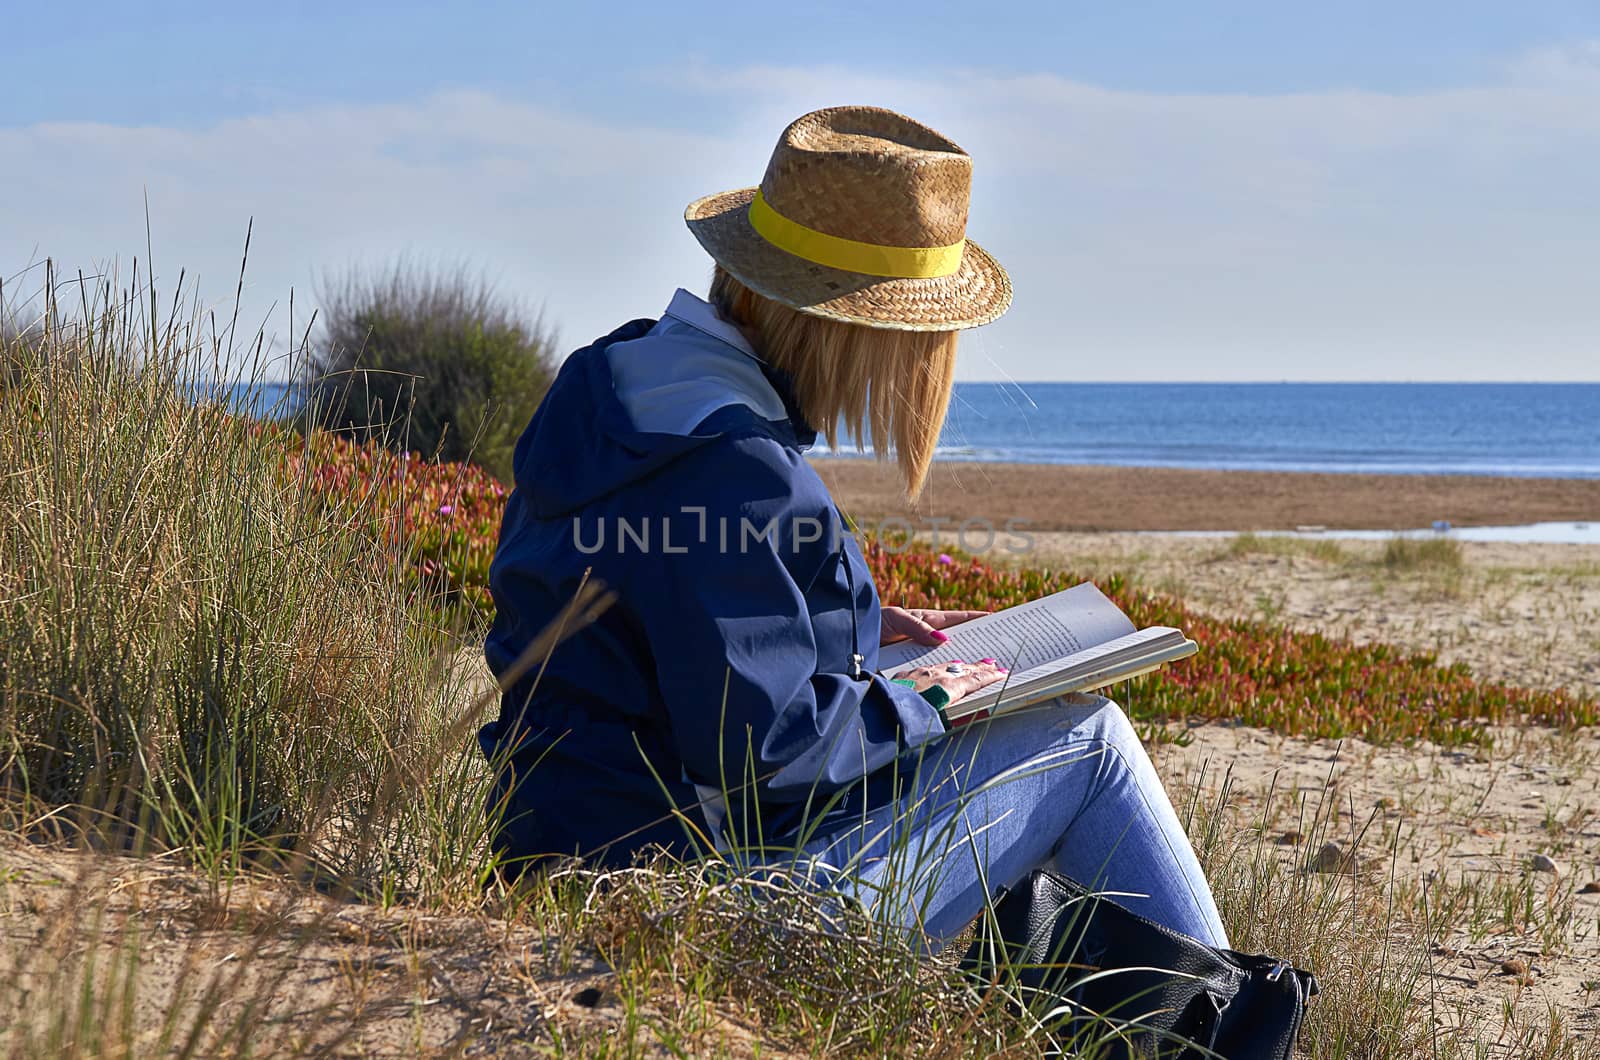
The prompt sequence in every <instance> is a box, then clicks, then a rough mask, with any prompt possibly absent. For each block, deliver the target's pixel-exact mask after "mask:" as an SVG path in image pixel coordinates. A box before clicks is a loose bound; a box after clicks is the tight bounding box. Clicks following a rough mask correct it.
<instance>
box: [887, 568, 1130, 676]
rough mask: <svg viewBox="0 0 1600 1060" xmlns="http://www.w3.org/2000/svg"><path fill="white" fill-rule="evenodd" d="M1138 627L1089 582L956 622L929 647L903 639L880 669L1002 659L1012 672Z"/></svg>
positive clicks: (1079, 649)
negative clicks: (946, 636) (944, 638)
mask: <svg viewBox="0 0 1600 1060" xmlns="http://www.w3.org/2000/svg"><path fill="white" fill-rule="evenodd" d="M1133 631H1134V627H1133V623H1132V622H1130V621H1129V620H1128V616H1127V615H1124V614H1123V613H1122V612H1121V611H1120V610H1119V609H1118V608H1117V605H1116V604H1114V603H1112V602H1111V601H1110V600H1108V599H1106V596H1105V594H1104V593H1102V592H1101V591H1100V590H1099V589H1097V588H1095V586H1094V585H1093V584H1091V583H1089V582H1084V583H1083V584H1082V585H1075V586H1073V587H1072V588H1070V589H1067V590H1065V591H1064V592H1059V593H1053V594H1051V595H1050V596H1046V597H1042V598H1040V599H1038V600H1033V601H1031V602H1029V603H1026V604H1022V605H1021V606H1019V607H1011V608H1007V609H1006V610H1004V611H997V612H995V613H994V614H991V615H985V616H983V617H982V618H977V619H973V620H972V621H971V622H963V623H962V624H961V625H959V626H951V627H950V628H949V629H948V630H946V631H945V632H947V633H948V634H950V639H949V640H948V641H947V642H945V643H944V644H941V645H939V646H938V647H934V648H930V647H927V646H926V645H922V644H918V643H916V642H915V641H901V642H899V643H896V644H891V645H889V646H888V647H886V648H883V649H882V650H881V651H880V652H879V653H878V667H879V669H880V670H882V671H883V672H884V673H894V672H897V671H900V670H904V669H906V668H908V667H915V666H932V665H934V664H936V663H942V662H949V661H950V660H952V659H965V660H966V661H967V662H976V661H978V660H979V659H983V658H994V659H997V660H999V662H1000V665H1001V666H1005V667H1009V668H1010V669H1011V670H1013V671H1017V672H1021V671H1025V670H1031V669H1033V668H1035V667H1038V666H1043V665H1045V664H1047V663H1052V662H1055V661H1057V660H1060V659H1063V658H1066V657H1068V656H1071V655H1075V654H1077V653H1078V652H1080V651H1083V650H1084V649H1085V648H1089V647H1093V646H1095V645H1097V644H1103V643H1105V642H1106V641H1109V640H1115V639H1116V638H1118V637H1121V636H1125V635H1127V634H1129V633H1132V632H1133Z"/></svg>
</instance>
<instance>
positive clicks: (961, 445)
mask: <svg viewBox="0 0 1600 1060" xmlns="http://www.w3.org/2000/svg"><path fill="white" fill-rule="evenodd" d="M290 390H291V388H290V387H289V386H288V385H287V384H259V385H257V386H256V387H254V388H252V390H251V391H249V392H248V393H247V392H246V390H245V389H244V388H241V387H235V388H233V392H232V400H233V403H234V404H235V405H236V406H237V407H240V408H241V409H244V408H249V409H250V410H251V411H253V412H255V413H257V414H263V413H266V412H268V411H269V410H271V409H273V408H278V409H280V410H282V409H286V408H288V407H289V405H288V401H287V399H288V397H289V393H290ZM813 452H814V453H815V455H817V456H819V457H821V458H823V459H848V458H850V457H854V456H857V455H858V454H857V452H856V449H855V448H854V446H853V444H847V442H846V440H845V439H841V445H840V449H839V451H837V452H835V451H830V450H829V449H828V448H827V446H826V445H823V444H820V442H819V444H818V446H817V447H816V449H815V450H813ZM938 456H939V458H940V459H944V460H959V461H997V462H1005V463H1022V464H1086V465H1110V466H1124V467H1173V468H1200V469H1211V470H1238V471H1321V472H1367V473H1380V474H1382V473H1387V474H1441V475H1442V474H1463V475H1507V476H1517V477H1540V478H1596V477H1600V383H958V384H956V388H955V393H954V395H953V396H952V398H951V401H950V412H949V416H948V418H947V419H946V422H945V428H944V432H943V434H942V435H941V438H940V443H939V448H938Z"/></svg>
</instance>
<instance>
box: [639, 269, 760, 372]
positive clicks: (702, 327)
mask: <svg viewBox="0 0 1600 1060" xmlns="http://www.w3.org/2000/svg"><path fill="white" fill-rule="evenodd" d="M663 315H664V316H669V317H671V318H672V319H674V320H676V321H679V322H680V323H683V324H687V325H689V326H690V327H691V328H694V329H695V330H696V331H703V332H705V333H706V334H707V335H710V336H711V337H712V338H714V339H716V340H718V341H719V342H726V343H727V344H728V345H729V346H732V347H733V348H734V349H736V350H738V351H739V352H740V353H742V354H744V355H745V356H746V357H751V358H754V359H755V360H757V361H759V360H761V358H760V357H757V356H756V351H755V350H754V349H753V348H752V347H751V345H750V340H749V339H747V338H745V337H744V333H743V332H741V331H740V330H739V329H738V328H737V327H736V326H734V325H733V324H730V323H728V322H727V321H726V320H723V319H722V318H721V317H719V316H718V315H717V311H716V309H715V308H714V307H713V306H712V305H711V303H710V302H708V301H706V300H705V299H704V298H701V297H699V296H698V295H693V294H690V293H689V292H688V291H685V290H684V289H683V288H682V287H680V288H678V289H677V290H676V291H674V292H673V294H672V301H671V302H670V303H668V305H667V311H666V313H664V314H663Z"/></svg>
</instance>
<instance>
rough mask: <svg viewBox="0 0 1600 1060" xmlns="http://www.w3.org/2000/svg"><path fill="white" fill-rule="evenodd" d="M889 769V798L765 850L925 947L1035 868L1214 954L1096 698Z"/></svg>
mask: <svg viewBox="0 0 1600 1060" xmlns="http://www.w3.org/2000/svg"><path fill="white" fill-rule="evenodd" d="M902 773H903V783H902V784H901V785H900V789H899V791H898V792H896V793H895V795H894V797H892V798H891V799H888V800H887V801H882V802H879V803H878V804H877V805H873V806H868V807H867V808H866V809H864V810H863V811H862V812H861V813H860V814H859V815H856V816H854V817H853V818H847V819H846V820H844V821H840V820H838V819H837V818H834V819H831V820H829V821H828V822H827V823H826V825H825V826H824V827H823V828H822V830H820V831H816V832H804V831H803V832H801V833H799V834H796V835H793V836H791V837H787V838H788V840H790V841H789V842H784V841H780V842H779V843H778V844H777V846H779V847H787V850H786V854H785V857H787V858H791V859H792V858H793V857H794V853H793V852H794V851H795V850H797V849H798V850H800V851H803V852H804V854H805V855H809V857H810V859H813V861H814V862H816V863H819V864H817V865H816V866H815V867H814V870H813V871H815V870H817V869H820V870H821V871H823V872H825V873H826V875H827V876H829V877H830V878H832V879H833V880H834V885H835V886H836V887H837V888H838V889H839V890H841V891H842V892H844V893H846V894H848V895H851V896H852V897H854V898H856V899H857V900H859V901H860V902H861V903H862V904H863V905H864V906H866V907H867V908H868V909H869V910H870V911H872V912H874V914H875V915H877V916H879V917H880V918H886V919H888V920H890V921H891V922H894V923H897V924H898V925H900V926H901V927H903V928H904V929H905V930H907V931H908V932H916V933H920V935H921V936H922V938H923V941H924V945H925V946H927V948H928V949H930V950H932V949H937V948H938V947H939V946H941V945H943V944H944V943H945V942H948V941H949V940H950V939H952V938H954V937H955V936H956V935H958V934H959V933H960V932H961V930H962V929H963V928H964V927H966V925H967V924H968V923H969V922H971V920H972V919H973V918H974V917H975V916H977V915H978V913H979V912H980V911H981V910H982V909H983V906H984V902H985V900H986V898H987V896H988V895H990V894H993V893H995V892H997V891H998V890H1000V889H1003V888H1008V887H1010V886H1012V885H1013V884H1015V883H1016V882H1017V881H1018V880H1020V879H1022V878H1023V877H1024V876H1026V875H1027V874H1028V873H1029V872H1031V871H1032V870H1033V869H1036V868H1050V869H1053V870H1055V871H1057V872H1060V873H1062V874H1063V875H1066V876H1069V877H1071V878H1072V879H1074V880H1076V881H1078V882H1079V883H1080V884H1082V885H1084V886H1085V887H1088V888H1090V889H1092V890H1096V891H1099V892H1102V893H1105V894H1107V895H1108V896H1109V897H1113V898H1115V899H1116V900H1117V901H1119V902H1121V903H1122V904H1123V905H1125V906H1127V907H1128V908H1129V909H1132V910H1133V911H1135V912H1137V913H1139V914H1141V915H1143V916H1145V917H1148V918H1149V919H1151V920H1154V921H1156V922H1158V923H1161V924H1164V925H1166V926H1167V927H1169V928H1173V929H1174V930H1177V931H1181V932H1183V933H1184V934H1187V935H1190V936H1191V937H1193V938H1197V939H1199V940H1201V941H1202V942H1206V943H1209V944H1210V945H1213V946H1227V944H1228V941H1227V933H1226V931H1225V930H1224V929H1223V926H1222V920H1221V918H1220V917H1219V916H1218V914H1217V906H1216V902H1215V901H1214V900H1213V899H1212V896H1211V888H1210V886H1209V885H1208V884H1207V883H1206V879H1205V875H1204V873H1202V872H1201V870H1200V863H1199V862H1198V861H1197V860H1196V858H1195V854H1194V848H1193V847H1192V846H1191V845H1190V843H1189V837H1188V836H1187V835H1186V834H1185V833H1184V830H1183V825H1182V823H1181V822H1180V821H1179V820H1178V815H1177V813H1176V812H1175V811H1174V810H1173V808H1172V802H1171V800H1170V799H1168V798H1167V794H1166V791H1165V790H1164V789H1163V788H1162V786H1161V780H1160V778H1159V777H1158V776H1157V775H1156V771H1155V767H1154V766H1152V765H1151V763H1150V757H1149V755H1147V754H1146V753H1145V750H1144V747H1143V745H1142V744H1141V743H1140V742H1139V737H1138V735H1137V734H1136V733H1135V732H1134V729H1133V726H1132V725H1131V724H1129V722H1128V719H1127V716H1126V715H1124V714H1123V712H1122V710H1121V709H1120V708H1119V707H1118V706H1117V705H1116V704H1115V703H1112V702H1111V701H1110V700H1107V699H1103V698H1101V697H1098V696H1083V695H1078V696H1066V697H1062V698H1061V699H1058V700H1055V701H1052V702H1050V703H1048V704H1044V705H1042V706H1040V707H1035V708H1030V709H1026V710H1020V711H1017V712H1015V713H1011V714H1004V715H1001V716H1000V717H997V718H992V719H989V720H986V721H980V722H975V723H972V724H970V725H966V726H964V727H962V728H959V729H956V730H955V731H954V732H952V733H951V734H950V735H949V736H947V737H945V738H943V739H941V740H938V741H936V742H935V743H933V744H930V745H927V747H925V748H923V749H922V753H921V757H920V761H919V762H917V763H916V764H915V765H914V767H912V768H909V769H907V770H903V771H902ZM779 860H780V859H779V858H776V857H772V858H770V862H777V861H779Z"/></svg>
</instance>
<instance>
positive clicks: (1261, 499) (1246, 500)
mask: <svg viewBox="0 0 1600 1060" xmlns="http://www.w3.org/2000/svg"><path fill="white" fill-rule="evenodd" d="M813 466H814V467H816V469H817V471H818V473H819V474H820V475H821V476H822V478H823V481H824V482H826V483H827V484H828V488H829V489H830V490H832V491H833V495H834V498H835V499H836V500H837V501H838V502H839V504H840V505H841V507H843V508H844V510H845V511H846V512H848V513H849V514H850V515H851V516H852V517H855V518H861V519H869V520H876V519H882V518H884V517H886V516H893V517H903V518H907V519H909V520H910V521H911V522H912V523H913V524H914V525H919V526H921V525H926V522H927V520H929V519H948V520H951V521H952V522H956V523H958V522H960V521H961V520H964V519H987V520H990V521H991V522H994V523H997V524H999V523H1003V522H1004V521H1005V520H1007V519H1020V520H1025V521H1026V523H1027V525H1028V527H1029V528H1030V529H1034V530H1271V529H1285V530H1290V529H1294V528H1295V527H1297V526H1305V525H1316V526H1327V527H1335V528H1339V529H1374V530H1388V529H1416V528H1419V527H1427V526H1431V525H1432V524H1433V522H1434V521H1435V520H1439V519H1443V520H1447V521H1448V522H1450V523H1452V524H1454V525H1457V526H1495V525H1506V524H1522V523H1535V522H1567V521H1587V520H1596V521H1600V479H1540V478H1492V477H1487V476H1477V475H1333V474H1301V473H1292V472H1277V471H1199V470H1190V469H1182V468H1133V467H1069V466H1057V465H1044V464H985V463H955V462H952V463H939V464H936V465H935V466H934V470H933V474H932V476H931V477H930V479H929V482H928V485H927V488H926V490H925V491H924V495H923V497H922V498H921V500H920V501H919V503H918V504H917V506H916V508H915V509H912V508H909V507H907V506H906V504H905V503H904V501H903V499H902V497H901V494H900V490H899V487H898V484H897V482H896V480H895V475H894V469H893V467H892V466H890V465H882V464H879V463H877V462H876V461H872V460H858V459H845V458H819V459H817V460H815V461H813Z"/></svg>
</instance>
